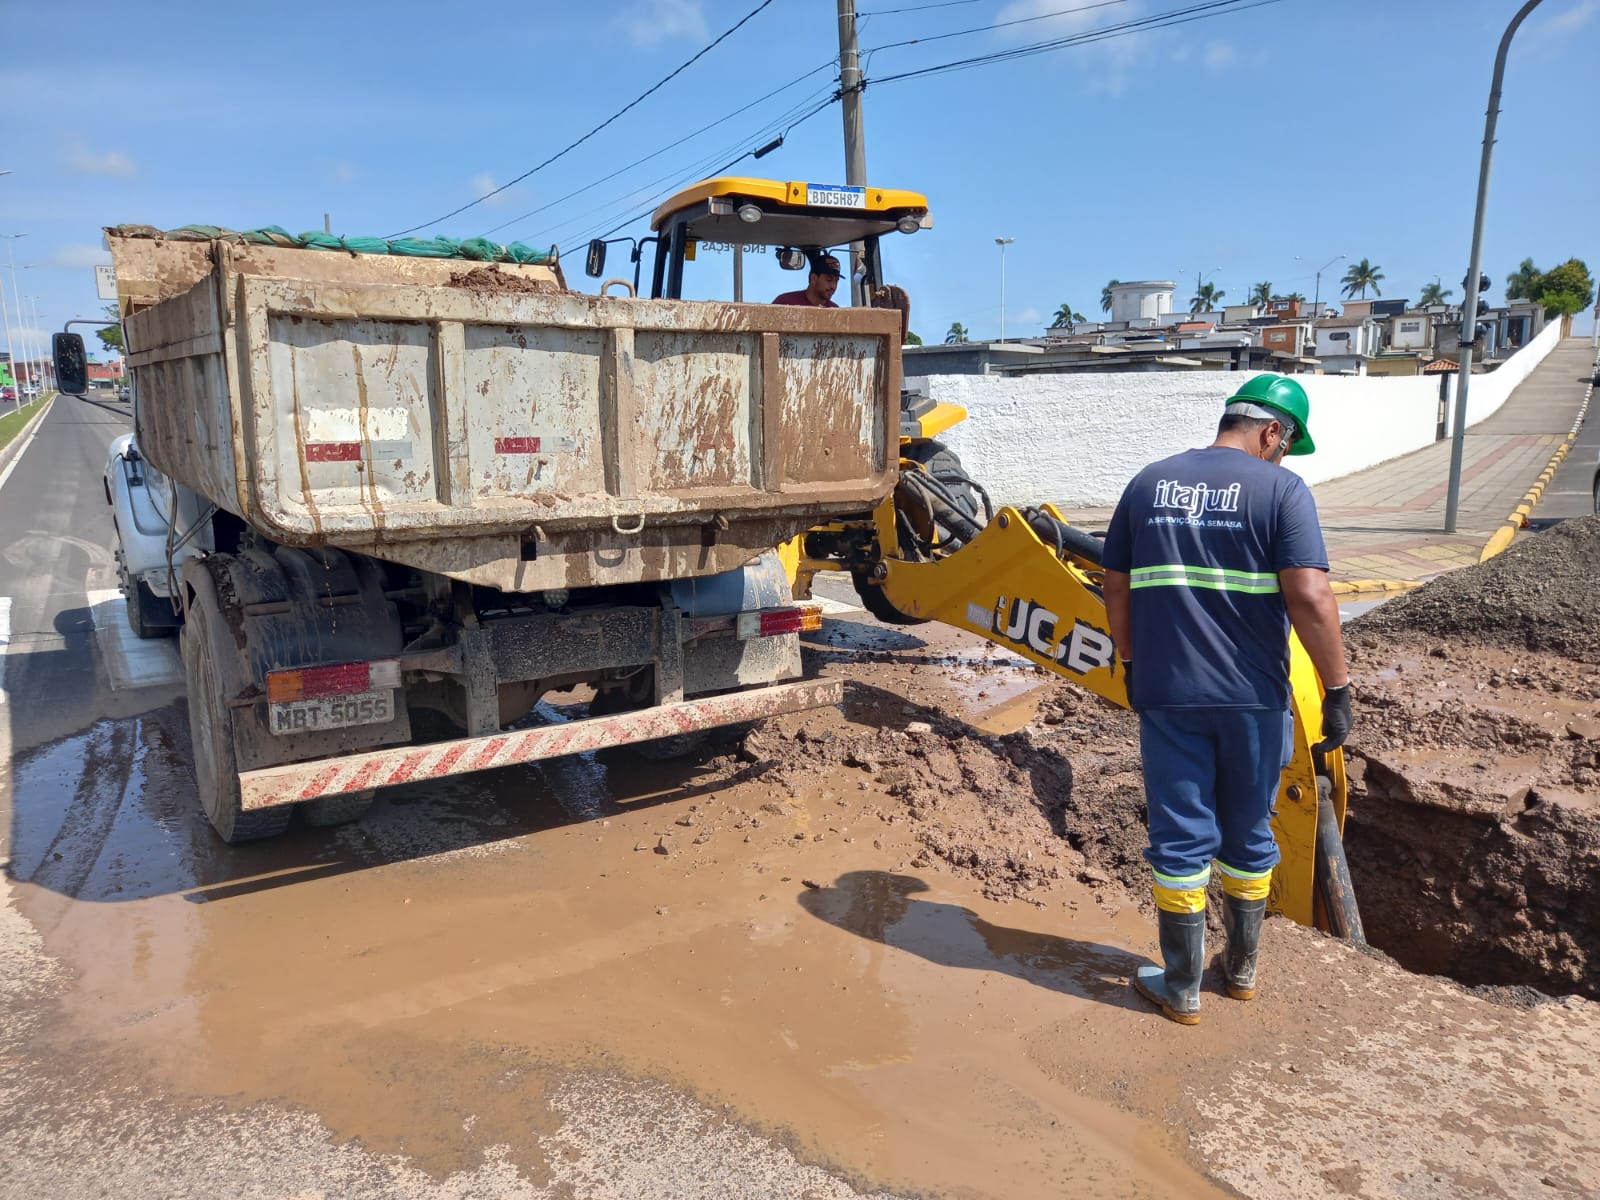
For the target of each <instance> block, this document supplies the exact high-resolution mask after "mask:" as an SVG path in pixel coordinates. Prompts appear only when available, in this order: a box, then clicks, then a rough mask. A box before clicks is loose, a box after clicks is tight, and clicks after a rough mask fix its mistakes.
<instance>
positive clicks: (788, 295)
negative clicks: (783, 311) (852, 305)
mask: <svg viewBox="0 0 1600 1200" xmlns="http://www.w3.org/2000/svg"><path fill="white" fill-rule="evenodd" d="M773 303H774V304H798V305H799V306H800V307H801V308H838V307H839V306H838V305H837V304H835V303H834V302H833V301H832V300H827V301H824V302H823V303H821V304H812V303H811V301H810V300H807V299H806V293H805V289H804V288H802V289H801V290H800V291H798V292H785V293H784V294H783V295H781V296H779V297H778V298H777V299H776V300H774V301H773Z"/></svg>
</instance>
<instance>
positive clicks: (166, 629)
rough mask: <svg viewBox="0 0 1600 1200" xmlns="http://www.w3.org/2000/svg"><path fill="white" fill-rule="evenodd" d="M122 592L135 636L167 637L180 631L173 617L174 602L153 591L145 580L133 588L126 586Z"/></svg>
mask: <svg viewBox="0 0 1600 1200" xmlns="http://www.w3.org/2000/svg"><path fill="white" fill-rule="evenodd" d="M126 582H127V581H126V580H124V583H125V584H126ZM122 594H123V597H124V600H125V602H126V604H127V606H128V628H129V629H131V630H133V636H134V637H136V638H143V639H146V640H149V639H153V638H167V637H171V636H172V635H173V634H175V633H177V632H178V623H177V622H176V621H174V620H173V618H172V602H171V601H169V600H168V599H167V598H166V597H165V596H158V595H156V594H155V593H154V592H152V591H151V590H150V585H149V584H147V583H145V582H144V580H142V579H141V580H139V581H138V582H137V583H135V584H134V585H133V586H132V587H131V588H128V587H124V590H123V593H122Z"/></svg>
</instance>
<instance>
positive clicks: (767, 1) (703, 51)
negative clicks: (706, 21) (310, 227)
mask: <svg viewBox="0 0 1600 1200" xmlns="http://www.w3.org/2000/svg"><path fill="white" fill-rule="evenodd" d="M772 2H773V0H761V3H760V4H758V5H756V6H755V7H754V8H753V9H751V10H750V11H749V12H747V13H745V15H744V16H742V17H740V18H739V20H738V21H737V22H735V23H734V24H733V25H732V26H731V27H730V28H728V29H726V30H724V31H723V32H722V33H720V34H718V35H717V36H716V37H715V38H714V39H713V40H712V41H711V42H710V43H708V44H707V45H705V46H702V47H701V48H700V50H699V51H697V52H696V53H695V55H694V56H693V57H692V58H690V59H689V60H688V61H686V62H684V63H683V64H681V65H680V66H679V67H678V68H677V69H676V70H674V71H673V72H672V73H671V74H669V75H667V76H665V77H664V78H663V79H661V80H660V81H658V82H657V83H655V84H654V85H652V86H651V87H648V88H646V89H645V90H644V91H643V92H640V93H639V95H638V96H636V97H634V99H632V100H630V101H629V102H628V103H627V104H625V105H623V106H622V107H621V108H619V109H618V110H617V111H616V112H614V113H612V114H611V115H610V116H609V117H607V118H606V119H605V120H604V121H601V122H600V124H598V125H596V126H595V127H594V128H593V129H591V130H589V132H588V133H586V134H584V135H583V136H582V137H581V138H579V139H578V140H577V141H575V142H572V143H570V144H569V145H566V146H564V147H562V148H561V149H560V150H557V151H556V152H555V153H554V154H552V155H551V156H550V157H549V158H547V159H545V160H544V161H543V162H542V163H540V164H539V165H538V166H536V167H531V168H529V169H528V170H526V171H524V172H523V173H522V174H521V175H518V176H517V177H516V178H515V179H512V180H510V181H508V182H506V183H503V184H501V185H500V186H499V187H497V188H495V189H494V190H493V191H491V192H486V193H485V194H484V195H482V196H479V197H478V198H477V199H476V200H473V201H471V202H470V203H467V204H463V205H462V206H461V207H460V208H454V209H451V210H450V211H449V212H447V213H445V214H444V216H442V217H435V218H434V219H433V220H431V221H424V222H423V223H422V224H420V225H413V226H411V228H410V229H402V230H401V231H400V232H399V233H391V234H389V235H388V236H389V237H390V238H397V237H404V236H405V235H406V234H408V233H415V232H416V231H417V230H419V229H427V228H428V227H429V226H431V225H437V224H439V222H440V221H448V220H449V219H450V218H451V217H453V216H456V215H457V214H458V213H464V212H466V211H467V209H469V208H475V207H477V206H478V205H480V204H482V203H483V202H484V201H485V200H487V199H489V197H491V196H496V195H498V194H499V193H501V192H503V191H505V190H506V189H507V188H509V187H512V186H514V185H515V184H518V183H521V182H522V181H523V180H524V179H526V178H528V177H529V176H530V175H533V174H535V173H536V172H538V171H542V170H544V168H546V167H548V166H549V165H550V164H551V163H553V162H555V161H556V160H557V159H558V158H561V157H562V156H563V155H565V154H567V153H569V152H571V151H573V150H576V149H577V148H578V147H579V146H581V145H583V143H585V142H587V141H588V140H589V139H590V138H592V137H593V136H594V135H595V134H597V133H599V132H600V131H601V130H602V129H604V128H605V127H606V126H607V125H610V124H611V123H612V122H613V121H615V120H616V119H617V118H618V117H620V116H622V115H623V114H624V113H626V112H627V111H628V110H629V109H632V108H635V107H637V106H638V105H639V104H640V103H641V102H642V101H643V100H645V99H646V98H647V97H649V96H650V95H652V94H654V93H655V92H658V91H660V90H661V88H663V87H665V86H666V85H667V84H668V83H670V82H671V81H672V80H673V79H676V78H677V77H678V76H679V75H681V74H683V72H684V71H686V70H688V69H689V68H690V67H691V66H693V65H694V64H695V63H697V62H699V61H700V59H702V58H704V57H705V56H706V55H707V54H709V53H710V52H711V51H712V50H714V49H716V47H717V46H719V45H720V44H722V43H723V42H724V41H726V40H727V39H728V38H729V37H731V36H732V35H733V34H735V33H737V32H738V31H739V29H740V28H741V27H743V26H744V25H745V23H746V22H748V21H749V20H750V19H751V18H752V17H754V16H756V14H758V13H759V12H761V10H762V9H764V8H767V7H768V6H770V5H771V4H772Z"/></svg>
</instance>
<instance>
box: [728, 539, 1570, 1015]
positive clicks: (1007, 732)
mask: <svg viewBox="0 0 1600 1200" xmlns="http://www.w3.org/2000/svg"><path fill="white" fill-rule="evenodd" d="M1597 587H1600V518H1585V519H1583V520H1580V521H1573V522H1568V523H1567V524H1565V525H1562V526H1558V527H1556V528H1555V529H1553V530H1551V531H1550V532H1548V533H1545V534H1541V535H1539V536H1537V537H1531V538H1527V539H1525V540H1524V541H1522V542H1519V543H1518V544H1517V545H1516V546H1515V547H1513V549H1512V550H1511V551H1509V552H1508V553H1506V554H1505V555H1503V556H1501V557H1500V558H1498V559H1494V560H1491V561H1490V562H1489V563H1486V564H1483V565H1481V566H1479V567H1475V568H1471V569H1468V570H1464V571H1458V572H1454V573H1453V574H1451V575H1448V576H1444V577H1441V578H1440V579H1438V580H1436V581H1434V582H1433V583H1431V584H1429V585H1427V586H1426V587H1424V588H1421V589H1419V590H1418V591H1416V592H1413V593H1411V594H1409V595H1407V596H1404V597H1401V598H1400V599H1398V600H1395V601H1392V602H1390V604H1388V605H1386V606H1384V607H1383V608H1380V609H1377V610H1375V611H1374V612H1372V613H1370V614H1368V615H1366V616H1364V617H1361V618H1358V619H1357V620H1355V621H1353V622H1351V624H1350V625H1349V626H1348V627H1347V641H1348V649H1349V654H1350V663H1351V673H1352V679H1353V681H1354V685H1355V689H1354V700H1355V709H1356V724H1355V730H1354V732H1353V733H1352V735H1351V739H1350V743H1349V747H1348V749H1349V755H1348V759H1349V764H1350V775H1351V797H1350V811H1349V820H1348V823H1347V828H1346V843H1347V848H1348V854H1349V859H1350V867H1351V873H1352V877H1353V879H1354V881H1355V884H1356V890H1357V896H1358V898H1359V901H1360V905H1361V910H1362V917H1363V921H1364V923H1365V926H1366V931H1367V936H1368V939H1369V941H1370V943H1371V944H1372V946H1374V947H1375V948H1377V949H1379V950H1382V951H1383V952H1385V953H1387V954H1389V955H1391V956H1392V957H1394V958H1395V959H1396V960H1397V961H1398V962H1399V963H1401V964H1402V965H1403V966H1405V967H1407V968H1408V969H1411V970H1415V971H1420V972H1425V973H1428V974H1439V975H1447V976H1449V977H1451V978H1453V979H1455V980H1457V981H1459V982H1462V983H1465V984H1468V985H1469V986H1474V987H1481V988H1484V989H1486V990H1487V994H1489V995H1491V996H1495V997H1497V998H1500V999H1504V1000H1508V1001H1513V1002H1519V1003H1534V1002H1538V1000H1539V999H1540V998H1541V997H1542V996H1562V995H1568V994H1576V995H1581V996H1585V997H1588V998H1590V999H1597V998H1600V665H1597V664H1600V616H1597V615H1596V611H1595V605H1596V600H1595V593H1596V589H1597ZM915 632H916V631H915V630H913V631H911V633H913V634H914V633H915ZM896 637H899V638H901V640H903V641H904V640H915V639H914V638H911V639H908V638H907V635H905V634H901V635H896V634H894V633H892V632H889V631H883V632H882V633H881V634H880V641H881V642H882V643H883V644H888V643H891V642H892V641H893V639H894V638H896ZM853 640H857V641H858V640H859V639H853ZM845 657H846V658H847V659H848V660H850V661H853V662H857V663H871V664H874V665H873V670H872V672H871V676H870V677H871V678H872V680H873V683H874V684H875V685H876V686H877V687H878V688H881V689H884V693H885V694H884V695H883V696H880V697H878V698H867V699H865V700H864V701H863V702H862V706H863V711H865V712H867V713H870V714H873V715H875V716H879V717H882V718H884V726H883V727H881V728H877V729H872V728H862V729H857V730H853V731H850V732H848V733H842V734H838V735H830V736H828V737H827V738H825V739H822V740H808V739H807V735H806V734H805V733H804V732H803V731H802V732H800V733H798V734H797V735H796V740H794V741H792V742H789V743H788V744H785V742H784V740H783V737H782V735H781V734H779V733H777V732H776V731H775V729H773V728H769V729H767V730H762V731H758V732H756V733H754V734H752V735H751V736H750V737H749V738H748V739H747V741H746V743H745V745H744V747H743V750H742V758H743V759H744V760H746V761H754V762H759V763H761V764H763V767H764V770H766V772H767V777H768V778H770V779H771V780H772V781H774V782H776V783H780V784H785V783H793V782H794V781H795V780H797V779H798V778H799V777H801V776H804V775H805V774H807V773H809V772H814V771H815V770H817V769H818V768H819V766H821V765H823V764H827V765H829V766H833V765H842V766H844V767H846V768H851V769H854V770H855V771H857V772H859V775H860V778H861V780H863V781H865V780H871V781H873V782H874V783H875V784H877V785H880V786H882V787H884V788H885V789H886V790H887V792H888V794H889V796H890V797H892V798H893V799H894V800H895V801H896V804H895V805H893V806H891V807H889V808H887V809H875V810H872V811H870V812H869V813H868V814H867V816H868V817H869V818H871V819H873V820H877V821H881V822H885V823H890V824H894V823H899V822H904V823H906V824H907V825H908V826H909V827H910V828H911V829H912V831H913V832H914V835H915V837H916V839H917V842H918V843H919V844H920V845H921V846H922V847H923V854H922V855H921V856H919V858H918V859H916V860H914V861H913V863H912V864H911V865H912V866H915V867H922V866H926V865H928V864H929V863H931V862H934V861H937V862H939V863H941V864H943V865H944V866H946V867H947V868H949V869H951V870H954V871H957V872H960V873H961V874H963V875H966V876H968V877H970V878H972V879H974V880H976V881H977V882H978V883H979V884H980V885H981V887H982V888H983V890H984V892H985V894H986V895H988V896H990V897H991V898H1014V899H1024V900H1025V899H1029V898H1032V897H1035V895H1036V893H1038V892H1039V891H1040V889H1042V888H1044V887H1046V886H1047V885H1049V884H1050V883H1051V882H1053V881H1056V880H1060V879H1062V878H1065V877H1071V878H1074V879H1077V880H1078V881H1080V882H1083V883H1086V884H1088V885H1090V886H1091V887H1095V888H1100V889H1103V890H1102V892H1101V895H1102V898H1103V902H1104V903H1105V904H1107V905H1109V906H1111V907H1112V908H1115V907H1117V906H1119V905H1121V904H1125V903H1133V904H1138V905H1140V906H1142V907H1146V908H1148V903H1149V902H1148V880H1149V875H1148V870H1147V868H1146V866H1145V864H1144V861H1143V858H1142V856H1141V854H1142V851H1143V848H1144V845H1145V811H1144V797H1143V790H1142V786H1141V780H1140V774H1139V758H1138V729H1137V722H1136V719H1135V718H1134V717H1133V715H1132V714H1130V713H1127V712H1125V711H1122V710H1120V709H1117V708H1115V707H1113V706H1111V705H1109V704H1107V703H1105V702H1104V701H1101V700H1099V699H1097V698H1096V697H1094V696H1092V695H1089V694H1088V693H1085V692H1082V691H1080V690H1078V689H1077V688H1074V687H1073V686H1071V685H1070V684H1066V683H1059V682H1056V681H1054V680H1053V679H1052V678H1051V677H1049V676H1046V675H1044V674H1043V673H1042V672H1039V673H1038V674H1037V678H1038V685H1037V687H1035V688H1033V689H1031V690H1030V691H1029V692H1028V694H1027V695H1026V696H1025V697H1023V698H1021V699H1019V700H1018V702H1016V703H1015V704H1013V705H1012V706H1011V711H1010V713H1009V715H1002V716H1001V717H1000V718H999V721H998V723H996V722H995V721H994V719H992V718H991V719H990V721H989V725H990V730H988V731H986V730H985V729H984V728H983V727H982V725H983V723H982V722H980V723H979V725H974V724H972V723H971V722H969V721H968V720H966V719H963V718H962V717H961V716H960V715H959V714H955V715H943V714H941V713H939V712H938V711H936V710H930V711H927V712H922V711H919V710H917V709H916V707H915V706H914V705H910V704H905V703H903V702H899V701H897V700H895V699H894V698H893V696H894V694H895V693H897V692H898V693H899V694H903V695H907V696H908V697H910V698H912V699H915V698H916V695H917V691H918V689H919V687H927V686H930V684H919V683H918V681H917V678H916V676H915V675H914V674H911V675H908V674H906V671H907V667H906V666H905V659H906V655H905V654H903V653H899V654H897V653H894V652H892V651H890V650H886V649H881V648H874V647H873V646H872V645H870V644H869V645H868V646H866V647H862V648H858V649H855V650H852V651H850V652H849V653H848V654H847V655H846V656H845ZM930 666H931V667H934V668H938V667H944V668H946V669H950V670H955V671H957V672H958V673H960V672H965V673H967V674H969V675H970V676H971V681H969V683H968V684H967V685H965V686H966V691H967V692H968V693H969V694H970V696H971V698H972V699H975V700H981V699H982V698H986V692H985V688H984V685H983V681H984V679H985V678H994V677H997V673H998V675H1001V676H1004V678H1005V679H1006V680H1007V681H1008V682H1009V685H1010V686H1011V687H1013V688H1015V687H1016V686H1017V685H1016V683H1015V680H1016V679H1017V678H1018V677H1019V676H1024V677H1025V674H1026V672H1027V671H1028V670H1029V668H1025V667H1020V666H1018V665H1015V660H1012V659H1010V658H1009V656H1006V655H1004V654H1000V653H999V652H991V653H985V654H982V655H979V656H971V657H969V658H966V659H961V658H958V657H956V656H943V657H938V656H936V657H935V659H934V661H933V662H931V663H927V664H923V668H924V669H925V668H926V667H930ZM918 669H919V668H918V667H917V666H915V665H913V666H912V667H911V668H910V670H911V671H912V672H916V671H917V670H918ZM992 686H996V687H998V686H999V685H998V684H995V685H992ZM901 689H906V690H904V691H901ZM913 713H915V714H916V717H918V718H920V719H911V714H913ZM739 757H740V756H729V757H727V758H726V759H725V760H724V761H723V763H722V766H723V769H724V770H733V769H734V768H735V766H736V765H737V764H738V761H739ZM863 786H864V785H863ZM841 803H843V801H841Z"/></svg>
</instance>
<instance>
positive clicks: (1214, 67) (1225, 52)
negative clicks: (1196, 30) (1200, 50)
mask: <svg viewBox="0 0 1600 1200" xmlns="http://www.w3.org/2000/svg"><path fill="white" fill-rule="evenodd" d="M1205 61H1206V69H1207V70H1209V71H1223V70H1226V69H1227V68H1229V67H1231V66H1233V64H1234V63H1236V62H1238V61H1239V52H1238V51H1237V50H1235V49H1234V48H1233V46H1232V44H1231V43H1228V42H1207V43H1206V60H1205Z"/></svg>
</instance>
